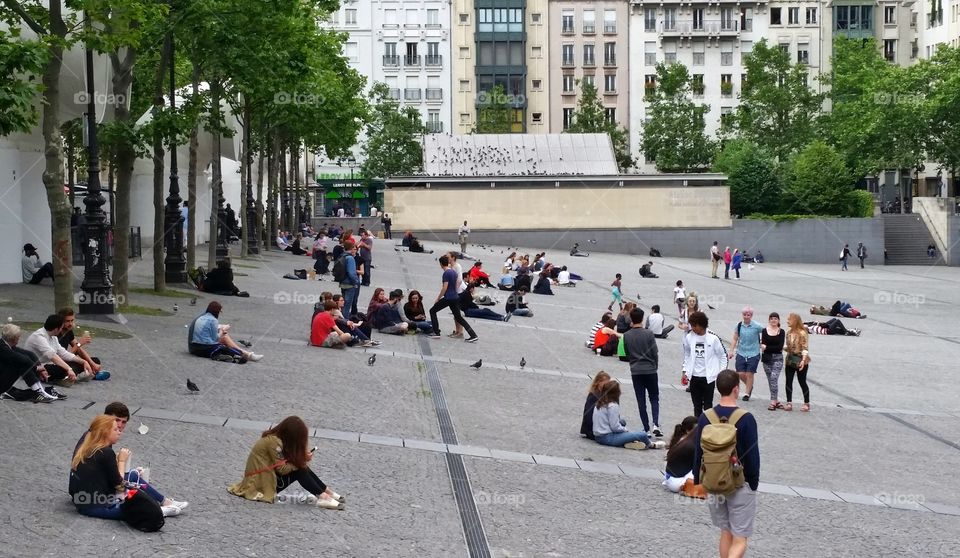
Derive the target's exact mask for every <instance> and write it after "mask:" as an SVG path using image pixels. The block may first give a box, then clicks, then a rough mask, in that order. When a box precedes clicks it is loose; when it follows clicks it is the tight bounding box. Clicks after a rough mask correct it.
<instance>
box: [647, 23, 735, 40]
mask: <svg viewBox="0 0 960 558" xmlns="http://www.w3.org/2000/svg"><path fill="white" fill-rule="evenodd" d="M660 32H661V33H663V34H667V35H683V36H688V35H694V36H703V35H725V34H728V33H731V34H735V33H739V32H740V22H739V21H736V20H721V19H717V20H710V21H704V22H697V23H694V22H693V21H692V20H685V21H678V22H673V25H668V24H667V22H663V23H662V24H661V25H660Z"/></svg>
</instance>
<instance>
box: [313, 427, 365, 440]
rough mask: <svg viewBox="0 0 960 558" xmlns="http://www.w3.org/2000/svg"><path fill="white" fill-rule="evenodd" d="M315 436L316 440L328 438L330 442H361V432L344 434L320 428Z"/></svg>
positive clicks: (339, 431)
mask: <svg viewBox="0 0 960 558" xmlns="http://www.w3.org/2000/svg"><path fill="white" fill-rule="evenodd" d="M313 435H314V437H316V438H326V439H328V440H343V441H345V442H359V441H360V433H359V432H343V431H341V430H327V429H326V428H318V429H317V431H316V432H315V433H314V434H313Z"/></svg>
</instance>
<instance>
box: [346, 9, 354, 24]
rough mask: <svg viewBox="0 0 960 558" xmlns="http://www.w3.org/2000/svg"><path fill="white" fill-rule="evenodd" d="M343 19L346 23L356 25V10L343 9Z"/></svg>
mask: <svg viewBox="0 0 960 558" xmlns="http://www.w3.org/2000/svg"><path fill="white" fill-rule="evenodd" d="M343 21H344V23H345V24H347V25H356V24H357V10H354V9H351V8H347V9H346V10H345V11H344V18H343Z"/></svg>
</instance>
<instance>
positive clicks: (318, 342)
mask: <svg viewBox="0 0 960 558" xmlns="http://www.w3.org/2000/svg"><path fill="white" fill-rule="evenodd" d="M336 310H337V303H336V302H334V301H333V300H328V301H326V302H324V303H323V312H317V314H316V315H315V316H314V317H313V323H312V324H311V326H310V344H311V345H313V346H314V347H327V348H329V349H345V348H347V345H353V344H355V343H356V342H357V339H356V338H355V337H354V336H353V335H351V334H349V333H347V332H345V331H343V330H341V329H340V328H339V327H337V323H336V322H335V321H334V313H335V312H336Z"/></svg>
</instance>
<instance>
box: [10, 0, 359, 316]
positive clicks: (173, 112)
mask: <svg viewBox="0 0 960 558" xmlns="http://www.w3.org/2000/svg"><path fill="white" fill-rule="evenodd" d="M69 8H70V9H69V10H65V9H64V2H62V1H61V0H51V1H49V2H40V1H39V0H29V1H26V2H22V1H19V2H18V1H16V0H2V2H0V20H2V21H3V22H5V23H6V24H7V25H8V26H9V30H8V31H5V32H4V31H0V74H2V75H0V135H7V134H10V133H13V132H29V131H30V130H31V129H34V128H35V126H36V125H37V124H38V123H40V124H41V126H42V133H43V139H44V149H45V155H46V170H45V171H44V173H43V181H44V185H45V187H46V191H47V199H48V202H49V205H50V212H51V216H52V230H51V237H52V246H53V256H54V270H55V275H56V283H55V304H56V305H57V306H63V305H67V304H69V302H70V301H71V300H72V296H73V289H74V285H73V274H72V273H71V247H70V236H69V231H70V212H71V207H70V204H69V203H68V200H67V199H66V196H64V194H63V185H64V175H63V169H64V168H65V164H64V163H65V161H64V146H65V145H67V146H68V147H69V149H68V154H72V153H73V152H74V151H75V150H76V146H77V141H76V139H77V137H78V136H77V134H78V133H79V132H78V129H79V127H78V126H77V125H76V122H67V123H63V122H61V118H60V114H59V106H60V103H59V101H58V99H59V97H60V96H62V95H64V94H73V93H75V92H72V91H71V92H62V91H60V87H59V78H60V73H61V69H62V64H63V62H62V60H63V53H64V52H65V51H67V50H69V49H72V48H79V47H83V46H84V45H89V46H90V47H92V48H94V49H95V50H96V51H97V52H100V53H103V54H105V55H107V56H108V58H109V60H110V64H111V66H112V68H111V69H112V75H113V77H112V79H113V82H112V91H113V92H114V93H115V95H114V97H113V98H114V99H115V101H116V102H115V103H114V106H113V107H112V109H113V111H114V118H113V119H112V120H111V121H110V122H107V123H104V124H102V125H101V126H100V127H99V133H100V139H101V147H102V159H103V161H104V162H105V164H107V165H108V166H109V169H110V179H111V180H115V182H114V184H113V187H114V190H115V191H116V199H115V204H116V206H115V214H116V222H115V223H114V224H113V225H114V227H115V230H117V231H118V232H119V233H120V234H116V235H115V242H116V244H115V253H117V254H126V253H127V245H126V243H127V237H126V234H122V232H123V231H126V230H127V228H128V227H129V225H130V205H129V204H130V186H131V180H132V173H133V164H134V161H135V160H136V159H137V158H138V157H151V156H152V159H153V163H154V200H153V201H154V210H155V228H154V234H153V237H154V246H153V248H154V250H153V254H154V271H155V273H154V287H155V288H156V289H157V290H162V289H164V288H165V285H164V269H163V249H162V242H163V236H164V235H163V232H164V229H163V227H164V219H163V215H164V205H165V197H166V180H165V169H164V154H165V153H166V152H169V151H170V150H172V149H175V148H176V146H177V145H189V147H190V157H189V161H188V162H187V164H186V171H185V172H186V174H187V188H186V189H187V198H188V200H189V201H190V202H191V203H189V212H190V217H189V223H190V242H188V246H189V248H190V250H189V252H188V260H189V261H188V265H191V266H192V265H194V258H195V254H194V253H193V245H194V243H193V242H192V240H193V232H194V230H195V229H194V226H193V225H194V223H197V222H203V214H202V213H200V211H201V208H202V210H203V211H209V212H210V217H211V236H210V237H211V238H215V237H216V226H217V224H216V223H217V217H218V216H217V210H218V208H219V207H218V206H219V204H218V198H220V197H221V196H222V188H221V186H222V183H223V176H222V170H221V169H220V151H219V146H220V144H221V139H222V138H223V137H227V136H230V135H232V128H231V127H230V126H228V123H227V121H226V116H225V114H226V113H227V111H228V109H229V112H232V113H233V114H234V115H236V116H237V117H238V118H239V119H240V120H241V123H242V125H243V127H245V128H246V129H248V130H249V132H250V133H249V140H248V141H245V142H244V144H243V149H242V154H241V155H242V157H241V158H242V161H243V162H244V163H252V161H253V160H254V159H257V167H258V171H259V172H258V174H257V176H258V177H259V179H258V183H257V184H256V186H255V189H256V193H255V195H254V192H253V188H254V187H253V186H252V185H251V184H250V183H251V180H250V176H252V174H251V175H250V176H248V172H249V170H248V164H243V165H242V166H241V169H242V171H241V183H242V184H243V185H244V186H245V192H244V198H245V201H248V202H249V200H252V199H253V198H254V197H255V198H256V202H255V207H256V212H257V213H256V215H257V216H256V219H255V222H253V223H251V222H248V218H247V212H246V211H243V210H242V208H238V209H241V210H240V211H238V213H239V215H240V217H241V223H242V225H243V227H244V230H248V227H256V228H257V230H258V237H259V238H261V239H263V241H264V242H272V241H271V240H270V239H272V237H273V231H275V230H276V229H277V228H279V227H280V226H281V224H282V225H286V226H287V227H290V228H292V226H293V225H294V220H295V219H296V210H297V207H299V203H298V200H297V199H295V198H294V199H291V198H292V197H293V196H296V195H299V194H298V193H300V192H302V191H303V189H302V185H301V184H300V183H299V180H298V178H297V177H298V176H299V174H300V173H299V172H297V171H298V167H299V166H300V161H301V157H302V154H303V153H305V152H306V151H307V150H309V151H311V152H317V151H320V150H323V151H324V152H325V153H326V154H327V155H328V156H329V157H337V156H343V155H345V154H347V153H348V151H349V149H350V147H351V146H352V145H353V144H354V143H355V141H356V138H357V135H358V133H359V131H360V130H361V129H362V127H363V126H364V125H365V124H366V123H367V122H369V121H370V118H371V115H370V110H369V104H368V102H367V100H366V98H364V96H363V95H362V91H363V88H364V86H365V78H364V77H363V76H360V75H359V74H358V73H357V72H356V71H354V70H353V69H351V68H350V67H349V65H348V63H347V61H346V59H345V58H344V57H343V56H342V54H341V53H342V46H343V43H344V41H345V40H346V36H345V34H340V33H335V32H332V31H328V30H324V29H321V28H319V27H318V25H317V23H316V22H318V21H322V20H324V19H326V18H327V17H328V15H329V14H330V12H331V11H332V10H336V9H337V8H338V2H337V1H336V0H307V1H303V0H275V1H273V2H271V3H270V6H269V9H264V5H263V3H262V2H260V1H258V0H164V1H156V0H109V1H107V0H77V1H74V2H71V3H69ZM22 24H26V25H27V26H28V27H29V28H30V29H31V30H32V31H33V32H34V33H35V34H36V35H37V39H35V40H25V39H24V38H23V37H21V36H19V33H18V32H17V29H19V27H20V26H21V25H22ZM174 53H176V57H174ZM174 58H175V59H174ZM171 64H173V65H174V74H175V83H176V86H177V88H178V89H181V95H182V96H183V97H185V99H186V102H181V103H179V106H177V107H176V109H172V108H171V107H169V106H168V104H167V102H166V101H167V98H166V97H165V93H166V91H167V87H168V86H167V84H166V77H167V76H168V74H169V69H170V67H171ZM202 84H205V87H204V86H203V85H202ZM127 91H130V92H131V94H130V95H129V99H126V98H125V97H126V92H127ZM183 91H186V93H183ZM103 93H104V92H98V94H103ZM37 94H39V95H41V96H42V99H41V103H40V106H41V107H42V111H41V113H38V111H37V110H36V108H35V107H36V103H35V96H36V95H37ZM147 111H150V112H151V113H152V120H151V122H150V123H149V124H147V125H146V126H136V125H135V122H136V120H137V119H138V118H139V116H140V115H141V114H143V113H144V112H147ZM199 134H210V136H211V139H212V143H213V146H214V153H213V157H212V160H211V161H210V162H211V163H212V183H213V185H214V192H213V194H212V199H210V200H198V199H197V196H196V179H197V171H198V168H200V169H202V168H204V167H206V165H207V161H198V160H197V145H198V141H199V138H198V136H199ZM71 158H72V157H71ZM288 161H289V166H288V164H287V162H288ZM73 162H74V164H77V165H79V164H82V162H83V157H82V155H81V156H80V157H79V158H77V160H76V161H73ZM180 166H181V169H182V168H183V167H184V165H183V163H181V165H180ZM264 167H266V169H264ZM73 168H76V167H74V166H73V165H70V169H71V172H72V169H73ZM182 173H183V171H181V174H182ZM263 177H266V182H267V183H266V192H264V183H263ZM288 182H291V183H292V184H288ZM281 192H283V193H287V192H292V193H293V194H291V195H284V196H283V198H282V199H281V202H280V206H279V207H278V204H277V199H278V198H280V194H281ZM244 237H246V235H244ZM214 244H215V243H214V242H211V243H210V251H209V253H208V258H207V260H208V261H207V265H209V266H212V265H213V262H214V258H215V254H214V250H215V246H214ZM241 250H242V253H243V254H244V255H245V254H246V250H247V245H246V238H244V239H243V244H242V248H241ZM114 281H115V292H116V293H117V294H118V295H120V294H122V295H124V296H125V297H126V295H127V294H128V293H127V289H128V286H127V260H126V258H124V257H117V258H115V259H114Z"/></svg>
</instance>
